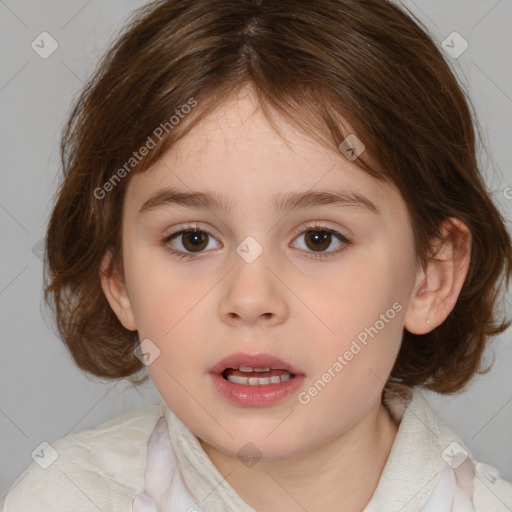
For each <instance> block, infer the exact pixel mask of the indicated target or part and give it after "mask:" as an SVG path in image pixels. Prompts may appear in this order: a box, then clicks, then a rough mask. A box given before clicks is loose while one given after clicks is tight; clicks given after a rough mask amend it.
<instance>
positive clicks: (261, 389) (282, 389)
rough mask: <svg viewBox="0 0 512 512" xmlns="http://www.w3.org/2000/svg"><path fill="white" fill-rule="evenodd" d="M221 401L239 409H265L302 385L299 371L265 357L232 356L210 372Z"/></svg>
mask: <svg viewBox="0 0 512 512" xmlns="http://www.w3.org/2000/svg"><path fill="white" fill-rule="evenodd" d="M209 373H210V375H211V377H212V383H213V385H214V388H215V389H216V390H217V392H218V393H219V394H220V395H221V396H223V397H224V398H225V399H227V400H229V401H230V402H232V403H234V404H236V405H237V406H242V407H266V406H271V405H274V404H277V403H278V402H280V401H282V400H284V399H285V398H286V397H289V396H291V395H292V394H293V393H295V392H296V391H297V390H298V389H299V388H300V387H301V386H302V385H303V383H304V381H305V378H306V376H305V374H304V372H302V371H301V370H300V369H298V368H296V367H295V366H292V365H291V364H289V363H286V362H284V361H282V360H281V359H278V358H277V357H274V356H271V355H269V354H255V355H251V354H244V353H238V354H232V355H231V356H229V357H226V358H225V359H223V360H222V361H219V362H218V363H217V364H216V365H215V366H214V367H213V368H211V369H210V372H209Z"/></svg>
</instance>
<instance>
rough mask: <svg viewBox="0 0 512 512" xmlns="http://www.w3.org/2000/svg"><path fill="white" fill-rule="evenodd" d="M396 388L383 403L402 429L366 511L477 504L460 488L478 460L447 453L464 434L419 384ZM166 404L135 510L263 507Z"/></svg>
mask: <svg viewBox="0 0 512 512" xmlns="http://www.w3.org/2000/svg"><path fill="white" fill-rule="evenodd" d="M394 389H395V391H388V390H386V392H385V394H384V400H383V403H384V405H385V406H386V407H387V408H388V410H389V411H390V414H391V416H392V417H393V418H394V419H395V420H396V421H398V422H400V425H399V429H398V433H397V436H396V439H395V441H394V443H393V446H392V449H391V452H390V454H389V457H388V460H387V462H386V465H385V467H384V470H383V472H382V474H381V477H380V480H379V483H378V485H377V488H376V490H375V492H374V494H373V496H372V499H371V500H370V502H369V503H368V505H367V506H366V508H365V509H364V511H363V512H382V511H383V510H385V511H386V512H399V511H400V512H474V509H473V507H472V505H471V503H470V500H469V499H467V498H466V494H465V493H463V492H461V485H462V488H464V490H465V491H466V493H470V494H469V495H471V493H472V483H471V482H472V475H473V473H474V466H473V461H472V460H471V458H470V457H468V458H467V460H466V461H465V462H464V463H463V464H461V465H460V466H459V467H458V468H457V470H456V471H454V470H453V469H452V467H451V466H450V465H449V464H447V462H445V460H444V459H443V456H442V453H443V451H444V450H445V448H448V447H449V446H450V443H458V446H463V445H462V441H461V440H460V438H459V437H458V436H457V435H456V434H455V433H454V432H453V431H452V430H451V429H450V428H449V427H448V426H446V425H445V424H443V423H442V422H441V421H439V419H438V418H437V416H436V415H435V413H434V411H433V410H432V409H431V407H430V405H429V404H428V402H427V400H426V398H425V397H424V396H423V394H422V393H421V392H420V391H419V390H417V389H412V390H411V389H409V388H405V387H400V386H398V387H396V388H394ZM162 410H163V415H162V417H161V418H160V419H159V420H158V422H157V424H156V426H155V429H154V430H153V432H152V434H151V437H150V440H149V444H148V455H147V466H146V473H145V487H144V491H142V492H141V493H139V494H138V495H137V496H136V497H135V499H134V501H133V509H132V510H133V512H170V511H172V512H174V511H180V512H181V511H182V512H188V511H200V510H208V512H256V511H255V510H254V509H253V508H252V507H250V506H249V505H247V503H245V502H244V501H243V500H242V499H241V498H240V496H238V494H237V493H236V492H235V490H234V489H233V488H232V487H231V485H230V484H229V483H228V482H227V481H226V480H225V479H224V478H223V477H222V475H221V474H220V472H219V471H218V470H217V468H216V467H215V466H214V465H213V463H212V461H211V460H210V458H209V457H208V455H207V454H206V452H205V451H204V449H203V447H202V446H201V444H200V443H199V440H198V439H197V437H196V436H195V435H194V434H193V433H192V432H191V431H190V430H189V429H188V428H187V427H186V426H185V425H184V424H183V422H182V421H181V420H180V419H179V418H178V417H177V416H176V415H175V414H174V413H173V412H172V411H171V410H170V409H169V408H168V407H167V406H166V405H165V403H164V402H162ZM448 450H449V449H448ZM466 450H467V449H466ZM447 453H449V451H448V452H445V455H444V458H445V459H447V455H446V454H447ZM447 460H448V459H447Z"/></svg>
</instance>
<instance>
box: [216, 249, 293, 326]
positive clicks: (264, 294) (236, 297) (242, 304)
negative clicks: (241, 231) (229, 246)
mask: <svg viewBox="0 0 512 512" xmlns="http://www.w3.org/2000/svg"><path fill="white" fill-rule="evenodd" d="M233 260H234V261H233V268H232V270H231V272H229V273H228V275H227V276H226V279H225V280H223V281H224V292H223V295H222V297H221V300H220V301H219V307H218V311H219V315H220V317H221V319H222V320H223V321H224V322H225V323H227V324H230V325H238V326H239V325H241V324H244V325H257V324H258V323H259V324H261V325H278V324H280V323H282V322H284V321H285V320H286V318H287V316H288V314H289V306H288V301H287V296H286V292H287V288H286V286H285V285H284V284H283V282H282V281H281V280H280V279H279V277H278V275H279V272H278V270H277V268H273V263H272V262H271V261H270V258H268V257H267V256H266V254H265V251H263V253H262V254H261V255H260V256H259V257H258V258H256V260H255V261H253V262H252V263H249V262H247V261H245V260H244V259H243V258H242V257H240V256H239V255H238V254H235V256H234V258H233Z"/></svg>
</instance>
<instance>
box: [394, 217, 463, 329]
mask: <svg viewBox="0 0 512 512" xmlns="http://www.w3.org/2000/svg"><path fill="white" fill-rule="evenodd" d="M441 232H442V235H441V236H442V238H441V239H436V240H435V244H434V245H433V246H432V248H433V249H436V250H435V253H434V254H433V256H432V258H431V259H430V260H429V261H428V263H427V265H426V266H425V267H424V268H423V269H421V270H420V271H419V272H418V277H417V279H416V283H415V287H414V290H413V292H412V297H411V301H410V303H409V308H408V309H407V313H406V315H405V322H404V327H405V328H406V329H407V330H408V331H409V332H411V333H412V334H426V333H428V332H430V331H431V330H433V329H435V328H436V327H437V326H439V325H441V324H442V323H443V322H444V321H445V319H446V317H447V316H448V315H449V314H450V313H451V311H452V310H453V308H454V307H455V304H456V302H457V298H458V297H459V293H460V291H461V289H462V286H463V284H464V281H465V279H466V276H467V273H468V269H469V263H470V260H471V241H472V236H471V232H470V231H469V229H468V227H467V226H466V225H465V224H464V223H463V222H462V221H461V220H459V219H457V218H455V217H450V218H449V219H448V220H445V221H444V222H443V223H442V225H441ZM427 320H429V324H427Z"/></svg>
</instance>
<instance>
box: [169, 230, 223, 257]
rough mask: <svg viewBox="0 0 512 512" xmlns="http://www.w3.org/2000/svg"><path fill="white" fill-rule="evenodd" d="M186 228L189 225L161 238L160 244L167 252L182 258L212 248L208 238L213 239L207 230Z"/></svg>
mask: <svg viewBox="0 0 512 512" xmlns="http://www.w3.org/2000/svg"><path fill="white" fill-rule="evenodd" d="M180 227H183V226H180ZM187 228H189V227H188V226H187V227H186V229H182V230H181V231H175V232H174V233H171V234H170V235H167V236H166V237H165V238H164V239H163V240H162V245H164V246H165V247H166V248H167V250H168V251H169V252H171V253H173V254H175V255H176V256H179V257H182V258H187V257H193V256H192V255H193V254H194V253H202V252H204V250H205V249H212V247H211V246H210V245H211V244H210V243H209V242H210V241H209V239H210V238H212V239H214V236H213V235H212V234H211V233H210V232H209V231H206V230H204V229H198V228H196V227H192V228H191V229H187ZM172 246H174V247H176V249H177V250H175V249H172ZM213 248H214V247H213Z"/></svg>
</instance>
